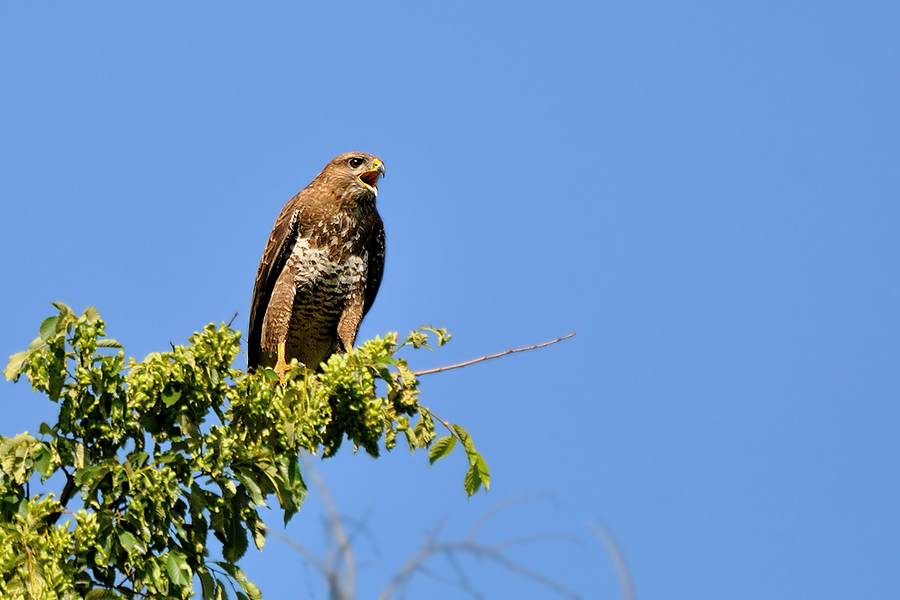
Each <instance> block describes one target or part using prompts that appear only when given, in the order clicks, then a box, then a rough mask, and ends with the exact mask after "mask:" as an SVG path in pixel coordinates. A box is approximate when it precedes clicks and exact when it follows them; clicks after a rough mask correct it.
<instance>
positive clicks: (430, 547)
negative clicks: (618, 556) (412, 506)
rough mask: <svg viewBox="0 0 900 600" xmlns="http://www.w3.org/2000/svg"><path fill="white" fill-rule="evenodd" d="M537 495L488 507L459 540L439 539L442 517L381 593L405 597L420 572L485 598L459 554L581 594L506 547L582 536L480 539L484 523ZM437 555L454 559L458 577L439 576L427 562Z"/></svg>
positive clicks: (568, 540)
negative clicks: (511, 554) (531, 566)
mask: <svg viewBox="0 0 900 600" xmlns="http://www.w3.org/2000/svg"><path fill="white" fill-rule="evenodd" d="M535 496H537V495H525V496H520V497H517V498H511V499H510V500H507V501H505V502H502V503H501V504H499V505H497V506H495V507H494V508H493V509H492V510H490V511H488V513H487V514H485V515H484V516H483V517H482V518H481V519H479V520H478V521H477V522H476V523H475V524H474V525H473V526H472V527H471V529H469V532H468V534H467V535H466V536H465V537H464V538H462V539H459V540H449V541H442V540H440V539H438V537H439V535H440V533H441V529H442V527H443V525H444V522H445V520H444V519H442V520H441V521H439V522H438V524H437V525H436V526H435V528H434V529H433V530H432V531H431V533H430V534H429V535H428V536H427V537H426V539H425V541H424V543H423V544H422V547H421V548H420V549H419V551H418V552H417V553H416V554H415V555H413V556H412V557H411V558H410V559H409V560H408V561H407V562H406V564H405V565H403V566H402V567H401V568H400V569H399V570H398V571H397V572H396V573H395V574H394V576H393V577H392V578H391V580H390V581H389V582H388V583H387V585H386V586H385V588H384V589H383V590H382V592H381V595H380V596H379V598H380V600H387V599H389V598H391V597H393V596H397V595H399V597H405V592H406V590H407V589H408V587H409V584H410V581H411V580H412V578H413V576H414V575H415V574H417V573H418V574H421V575H426V576H429V577H432V578H433V579H436V580H438V581H442V582H443V583H448V584H450V585H455V586H456V587H458V588H459V589H461V590H463V591H464V592H466V593H467V594H468V595H470V596H471V597H473V598H481V597H482V594H481V593H480V592H479V591H478V590H477V589H476V588H475V587H474V586H473V585H472V583H471V581H470V580H469V578H468V577H467V576H466V574H465V571H464V570H463V569H462V568H461V567H460V566H459V564H458V562H457V557H458V556H463V555H469V556H475V557H478V558H486V559H488V560H490V561H493V562H494V563H496V564H498V565H500V566H501V567H503V568H504V569H506V570H507V571H509V572H511V573H515V574H516V575H519V576H520V577H524V578H526V579H530V580H531V581H534V582H535V583H538V584H540V585H542V586H544V587H546V588H547V589H549V590H552V591H553V592H554V593H556V594H558V595H559V596H562V597H565V598H570V599H576V598H580V596H579V595H578V594H576V593H575V592H573V591H572V590H569V589H567V588H566V587H564V586H563V585H561V584H560V583H558V582H557V581H554V580H553V579H551V578H549V577H547V576H545V575H542V574H541V573H539V572H537V571H535V570H532V569H529V568H528V567H526V566H524V565H522V564H520V563H518V562H516V561H514V560H512V559H510V558H509V557H508V556H507V555H506V554H505V551H506V550H507V549H509V548H513V547H521V546H524V545H528V544H533V543H544V542H564V543H575V544H580V543H581V540H580V539H578V538H577V537H573V536H566V535H559V534H538V535H531V536H522V537H519V538H512V539H507V540H503V541H500V542H495V543H493V544H490V543H485V542H482V541H480V540H478V539H477V538H478V534H479V533H480V532H481V530H482V529H483V528H484V526H485V525H487V524H488V522H490V521H491V520H492V519H493V518H494V517H496V516H497V515H499V514H501V513H502V512H503V511H505V510H507V509H509V508H510V507H511V506H512V505H514V504H518V503H520V502H523V501H525V500H530V499H532V498H534V497H535ZM540 496H543V497H545V498H549V499H550V500H553V498H552V496H548V495H544V494H540ZM437 556H443V557H444V558H445V559H446V560H447V561H448V562H449V563H450V566H451V567H452V570H453V571H454V573H455V574H456V579H455V580H448V579H447V578H445V577H438V576H436V574H435V573H434V572H433V571H432V570H431V569H429V568H427V566H426V565H427V563H428V562H429V561H430V560H431V559H432V558H435V557H437Z"/></svg>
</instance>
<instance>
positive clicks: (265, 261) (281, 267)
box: [248, 152, 384, 381]
mask: <svg viewBox="0 0 900 600" xmlns="http://www.w3.org/2000/svg"><path fill="white" fill-rule="evenodd" d="M383 175H384V163H382V162H381V159H379V158H376V157H375V156H372V155H371V154H365V153H363V152H350V153H347V154H341V155H340V156H338V157H337V158H335V159H334V160H332V161H331V162H330V163H328V164H327V165H325V168H324V169H322V172H321V173H319V174H318V175H317V176H316V178H315V179H313V180H312V183H310V184H309V185H308V186H306V188H304V189H303V190H302V191H301V192H300V193H298V194H297V195H296V196H294V197H293V198H291V199H290V200H289V201H288V203H287V204H285V205H284V208H283V209H281V214H279V215H278V219H277V220H276V221H275V227H274V228H273V229H272V234H271V235H270V236H269V242H268V244H266V249H265V251H263V256H262V261H261V262H260V263H259V271H258V272H257V274H256V285H255V286H254V288H253V301H252V303H251V306H250V333H249V336H248V367H249V368H248V370H249V371H250V372H253V371H254V370H256V368H257V367H259V366H262V367H272V368H274V369H275V371H276V372H277V373H278V375H279V377H281V379H282V381H283V380H284V373H285V372H286V371H287V370H288V367H289V365H290V361H291V359H293V358H296V359H297V361H298V362H300V363H302V364H304V365H306V366H307V367H308V368H310V369H317V368H318V367H319V364H320V363H322V362H323V361H325V360H327V359H328V357H329V356H331V355H332V354H334V353H335V352H345V351H347V350H349V349H350V348H352V347H353V341H354V340H355V339H356V332H357V331H358V330H359V325H360V323H361V322H362V319H363V317H364V316H365V315H366V313H367V312H368V311H369V308H371V306H372V302H373V301H374V300H375V294H377V293H378V286H379V285H381V275H382V272H383V271H384V225H383V224H382V222H381V217H380V216H379V215H378V211H377V210H376V208H375V197H376V196H377V195H378V187H377V185H378V179H379V178H380V177H382V176H383Z"/></svg>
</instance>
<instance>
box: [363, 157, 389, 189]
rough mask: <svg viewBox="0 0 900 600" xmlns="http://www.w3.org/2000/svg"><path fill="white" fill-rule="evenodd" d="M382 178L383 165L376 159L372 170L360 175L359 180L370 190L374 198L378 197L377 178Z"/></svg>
mask: <svg viewBox="0 0 900 600" xmlns="http://www.w3.org/2000/svg"><path fill="white" fill-rule="evenodd" d="M383 176H384V163H383V162H381V159H380V158H376V159H375V162H374V163H373V168H372V169H369V170H368V171H366V172H365V173H360V175H359V180H360V181H362V182H363V185H365V186H366V187H367V188H369V189H370V190H372V193H373V194H375V195H376V196H377V195H378V178H379V177H383Z"/></svg>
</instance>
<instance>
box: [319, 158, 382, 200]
mask: <svg viewBox="0 0 900 600" xmlns="http://www.w3.org/2000/svg"><path fill="white" fill-rule="evenodd" d="M326 171H331V173H330V174H331V175H332V176H334V177H337V178H339V179H340V180H341V181H342V183H344V184H346V185H347V186H348V187H355V188H359V189H360V190H361V191H362V190H365V191H367V192H369V193H371V194H373V195H375V196H377V195H378V180H379V178H381V177H383V176H384V163H383V162H381V159H380V158H378V157H376V156H372V155H371V154H366V153H365V152H348V153H347V154H341V155H340V156H338V157H337V158H335V159H334V160H332V161H331V163H329V164H328V167H326Z"/></svg>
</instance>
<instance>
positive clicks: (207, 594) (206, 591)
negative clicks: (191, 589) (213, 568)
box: [199, 571, 217, 600]
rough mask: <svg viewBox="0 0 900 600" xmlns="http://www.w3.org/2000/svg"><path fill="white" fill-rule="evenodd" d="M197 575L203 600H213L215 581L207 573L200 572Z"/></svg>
mask: <svg viewBox="0 0 900 600" xmlns="http://www.w3.org/2000/svg"><path fill="white" fill-rule="evenodd" d="M199 575H200V587H201V589H202V590H203V600H215V593H216V583H217V582H216V580H215V579H213V577H212V575H210V574H209V571H201V572H200V573H199Z"/></svg>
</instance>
